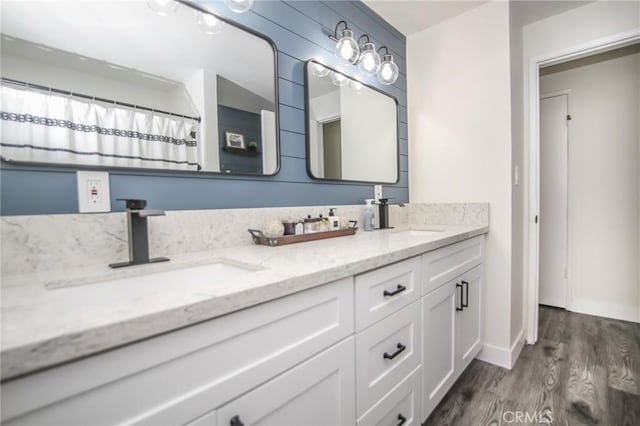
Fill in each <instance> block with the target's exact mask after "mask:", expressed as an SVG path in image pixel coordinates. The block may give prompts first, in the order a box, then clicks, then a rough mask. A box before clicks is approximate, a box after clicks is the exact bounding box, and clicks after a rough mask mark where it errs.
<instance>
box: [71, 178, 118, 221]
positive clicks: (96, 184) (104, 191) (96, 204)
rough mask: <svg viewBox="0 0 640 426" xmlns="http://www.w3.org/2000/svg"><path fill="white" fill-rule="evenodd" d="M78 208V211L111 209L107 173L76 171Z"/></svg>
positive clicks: (106, 210) (108, 210)
mask: <svg viewBox="0 0 640 426" xmlns="http://www.w3.org/2000/svg"><path fill="white" fill-rule="evenodd" d="M76 178H77V181H78V210H79V211H80V213H99V212H110V211H111V194H110V191H109V173H107V172H77V173H76Z"/></svg>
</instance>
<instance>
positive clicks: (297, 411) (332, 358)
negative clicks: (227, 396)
mask: <svg viewBox="0 0 640 426" xmlns="http://www.w3.org/2000/svg"><path fill="white" fill-rule="evenodd" d="M354 356H355V354H354V339H353V337H349V338H348V339H346V340H344V341H342V342H340V343H338V344H337V345H335V346H332V347H331V348H329V349H327V350H325V351H324V352H321V353H320V354H318V355H316V356H314V357H313V358H311V359H309V360H307V361H305V362H303V363H302V364H300V365H298V366H297V367H294V368H292V369H291V370H289V371H287V372H285V373H283V374H282V375H280V376H278V377H276V378H275V379H273V380H271V381H269V382H267V383H265V384H264V385H262V386H260V387H258V388H256V389H254V390H252V391H251V392H249V393H247V394H245V395H243V396H241V397H239V398H237V399H236V400H234V401H232V402H230V403H228V404H227V405H224V406H222V407H220V408H219V409H218V425H219V426H241V425H244V426H249V425H273V426H300V425H318V426H321V425H353V424H355V418H356V413H355V402H356V401H355V369H354Z"/></svg>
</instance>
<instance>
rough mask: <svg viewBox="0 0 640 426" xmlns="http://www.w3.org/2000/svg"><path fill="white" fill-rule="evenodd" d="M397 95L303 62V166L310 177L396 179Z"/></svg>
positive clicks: (312, 62)
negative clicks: (304, 129)
mask: <svg viewBox="0 0 640 426" xmlns="http://www.w3.org/2000/svg"><path fill="white" fill-rule="evenodd" d="M398 114H399V112H398V101H397V100H396V98H394V97H393V96H390V95H388V94H386V93H385V92H383V91H381V90H379V89H377V88H375V87H371V86H368V85H366V84H364V83H362V82H361V81H359V80H357V79H355V78H353V77H350V76H348V75H346V74H344V73H342V72H340V71H338V70H336V69H334V68H331V67H329V66H327V65H325V64H323V63H322V62H320V61H318V60H316V59H311V60H309V61H307V62H306V64H305V125H306V153H307V172H308V174H309V175H310V176H311V177H312V178H314V179H321V180H332V181H349V182H366V183H381V184H395V183H397V182H398V181H399V168H400V166H399V161H400V155H399V136H398V122H399V118H398Z"/></svg>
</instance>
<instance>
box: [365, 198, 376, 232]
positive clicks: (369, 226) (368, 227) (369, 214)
mask: <svg viewBox="0 0 640 426" xmlns="http://www.w3.org/2000/svg"><path fill="white" fill-rule="evenodd" d="M364 201H366V203H367V205H366V206H365V208H364V230H365V231H373V229H374V226H373V218H374V213H373V206H372V205H371V203H372V202H373V199H370V198H368V199H366V200H364Z"/></svg>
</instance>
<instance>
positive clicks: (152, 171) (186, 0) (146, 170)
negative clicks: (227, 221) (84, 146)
mask: <svg viewBox="0 0 640 426" xmlns="http://www.w3.org/2000/svg"><path fill="white" fill-rule="evenodd" d="M175 1H176V2H178V3H180V5H183V6H185V7H189V8H191V9H193V10H195V11H198V12H202V13H207V14H209V15H213V16H215V17H216V18H217V19H219V20H221V21H222V22H224V23H225V24H227V25H231V26H233V27H236V28H238V29H240V30H242V31H246V32H248V33H250V34H253V35H254V36H256V37H259V38H261V39H263V40H264V41H266V42H267V43H268V44H269V45H270V46H271V49H272V50H273V72H274V74H273V75H274V91H275V93H274V104H275V106H276V158H277V161H278V162H277V165H276V170H275V171H274V172H273V173H270V174H265V173H263V174H253V173H225V172H212V171H193V170H165V169H159V168H158V169H156V168H152V167H126V166H123V167H114V166H98V165H86V166H85V165H83V164H72V163H45V162H37V161H14V160H11V159H10V158H6V157H5V156H4V155H0V163H1V164H2V165H9V166H17V167H30V168H39V169H46V168H52V169H56V170H59V169H65V170H71V171H73V170H99V171H108V172H110V173H116V174H134V175H138V174H140V173H141V174H142V175H144V176H150V175H159V176H167V175H168V176H172V175H173V176H180V177H222V176H227V177H234V176H239V177H243V178H247V177H253V178H261V177H273V176H275V175H277V174H278V173H280V169H281V167H282V161H281V155H280V153H281V149H280V85H279V77H278V48H277V47H276V44H275V42H274V41H273V40H272V39H271V38H270V37H269V36H267V35H265V34H262V33H260V32H258V31H256V30H254V29H252V28H249V27H247V26H245V25H243V24H240V23H238V22H235V21H233V20H231V19H229V18H226V17H224V16H221V15H219V14H217V13H213V12H211V11H209V10H207V9H205V8H203V7H202V6H200V5H199V4H198V3H197V2H195V1H193V0H175ZM132 172H140V173H132Z"/></svg>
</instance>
